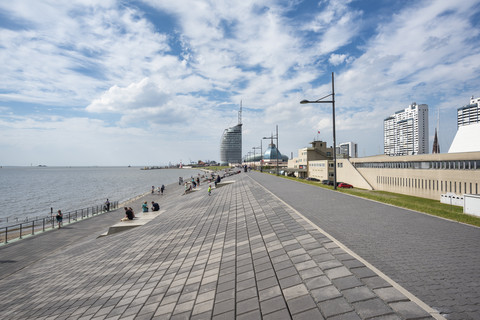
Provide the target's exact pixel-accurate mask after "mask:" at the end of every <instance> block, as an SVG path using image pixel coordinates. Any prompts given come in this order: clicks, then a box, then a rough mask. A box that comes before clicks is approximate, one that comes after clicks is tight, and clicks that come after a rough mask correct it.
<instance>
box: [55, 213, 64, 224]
mask: <svg viewBox="0 0 480 320" xmlns="http://www.w3.org/2000/svg"><path fill="white" fill-rule="evenodd" d="M55 218H56V219H57V223H58V229H60V227H61V226H62V223H63V214H62V210H58V212H57V215H56V216H55Z"/></svg>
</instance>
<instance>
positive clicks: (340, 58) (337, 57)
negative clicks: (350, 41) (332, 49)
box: [328, 53, 347, 66]
mask: <svg viewBox="0 0 480 320" xmlns="http://www.w3.org/2000/svg"><path fill="white" fill-rule="evenodd" d="M346 59H347V55H346V54H336V53H332V54H331V55H330V58H328V62H330V64H331V65H334V66H338V65H339V64H342V63H343V62H344V61H345V60H346Z"/></svg>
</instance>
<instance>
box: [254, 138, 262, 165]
mask: <svg viewBox="0 0 480 320" xmlns="http://www.w3.org/2000/svg"><path fill="white" fill-rule="evenodd" d="M260 142H261V141H260ZM252 149H253V163H254V164H255V156H256V155H257V154H256V153H255V151H256V150H257V149H262V147H252ZM260 155H261V154H260ZM255 170H257V165H256V164H255Z"/></svg>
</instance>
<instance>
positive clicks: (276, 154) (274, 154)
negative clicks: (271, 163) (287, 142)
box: [263, 142, 288, 161]
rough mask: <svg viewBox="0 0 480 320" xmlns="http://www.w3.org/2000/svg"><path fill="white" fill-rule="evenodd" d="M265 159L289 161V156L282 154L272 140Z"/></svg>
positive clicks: (264, 155) (264, 156)
mask: <svg viewBox="0 0 480 320" xmlns="http://www.w3.org/2000/svg"><path fill="white" fill-rule="evenodd" d="M263 159H264V160H277V159H278V160H281V161H288V157H287V156H284V155H282V153H281V152H280V151H279V150H278V149H277V147H276V146H275V144H274V143H273V142H272V143H270V144H269V145H268V149H267V151H265V153H264V154H263Z"/></svg>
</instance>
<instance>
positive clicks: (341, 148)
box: [337, 142, 358, 158]
mask: <svg viewBox="0 0 480 320" xmlns="http://www.w3.org/2000/svg"><path fill="white" fill-rule="evenodd" d="M357 149H358V147H357V144H356V143H355V142H344V143H340V144H339V145H338V146H337V154H343V155H344V156H346V157H349V158H357V157H358V150H357Z"/></svg>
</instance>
